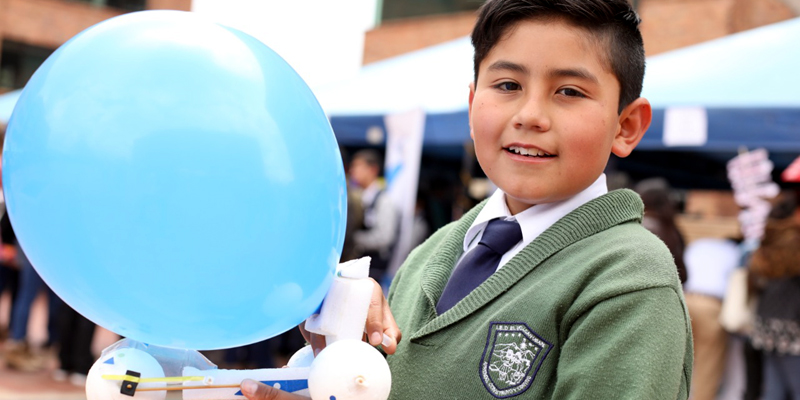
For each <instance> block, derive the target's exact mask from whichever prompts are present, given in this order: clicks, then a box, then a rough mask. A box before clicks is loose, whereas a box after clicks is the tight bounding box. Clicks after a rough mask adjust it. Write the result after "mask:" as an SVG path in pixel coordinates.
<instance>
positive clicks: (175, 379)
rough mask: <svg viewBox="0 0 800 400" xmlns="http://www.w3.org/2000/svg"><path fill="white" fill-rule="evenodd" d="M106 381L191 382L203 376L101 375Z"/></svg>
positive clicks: (200, 379) (201, 378)
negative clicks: (140, 376)
mask: <svg viewBox="0 0 800 400" xmlns="http://www.w3.org/2000/svg"><path fill="white" fill-rule="evenodd" d="M101 378H103V379H105V380H107V381H129V382H135V383H154V382H166V383H170V382H191V381H202V380H203V379H205V377H204V376H168V377H166V378H139V377H136V376H132V375H101Z"/></svg>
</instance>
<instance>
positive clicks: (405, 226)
mask: <svg viewBox="0 0 800 400" xmlns="http://www.w3.org/2000/svg"><path fill="white" fill-rule="evenodd" d="M384 123H385V124H386V165H385V168H384V170H385V176H386V190H387V193H388V194H389V196H391V199H392V201H393V202H394V204H395V206H396V207H397V209H398V211H399V213H400V232H399V236H398V240H397V244H396V245H395V249H394V253H393V254H392V260H391V261H390V263H389V271H388V274H389V276H394V274H395V272H397V269H398V268H400V264H402V263H403V261H404V260H405V258H406V256H407V255H408V253H409V252H411V233H412V229H413V224H414V209H415V206H416V202H417V187H418V186H419V164H420V160H421V158H422V137H423V134H424V131H425V111H423V110H422V109H415V110H411V111H407V112H403V113H397V114H392V115H387V116H386V117H384Z"/></svg>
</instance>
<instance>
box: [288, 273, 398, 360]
mask: <svg viewBox="0 0 800 400" xmlns="http://www.w3.org/2000/svg"><path fill="white" fill-rule="evenodd" d="M371 280H372V283H373V284H374V288H373V290H372V299H370V302H369V310H368V311H367V323H366V335H367V341H368V342H369V344H371V345H373V346H377V345H381V347H382V348H383V351H384V352H386V354H394V352H395V351H396V350H397V343H400V338H401V336H402V334H401V333H400V328H399V327H398V326H397V322H395V320H394V316H393V315H392V311H391V310H390V309H389V303H388V302H387V301H386V297H384V295H383V289H381V285H379V284H378V282H375V280H374V279H371ZM300 332H301V333H302V334H303V337H304V338H305V339H306V341H307V342H308V343H309V344H311V348H313V349H314V356H316V355H317V354H319V352H320V351H322V349H324V348H325V336H322V335H317V334H315V333H311V332H308V331H306V330H305V322H304V323H302V324H300Z"/></svg>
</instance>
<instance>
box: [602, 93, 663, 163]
mask: <svg viewBox="0 0 800 400" xmlns="http://www.w3.org/2000/svg"><path fill="white" fill-rule="evenodd" d="M652 119H653V110H652V108H651V107H650V102H649V101H647V99H645V98H644V97H639V98H638V99H636V100H634V101H633V102H631V104H628V106H627V107H625V108H624V109H623V110H622V113H620V115H619V132H617V135H616V136H615V137H614V143H613V144H612V145H611V152H612V153H614V154H616V155H617V156H618V157H627V156H628V155H629V154H631V152H632V151H633V149H634V148H636V145H638V144H639V141H641V140H642V137H643V136H644V133H645V132H646V131H647V128H649V127H650V122H651V121H652Z"/></svg>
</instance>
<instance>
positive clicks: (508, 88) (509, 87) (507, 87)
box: [495, 82, 519, 92]
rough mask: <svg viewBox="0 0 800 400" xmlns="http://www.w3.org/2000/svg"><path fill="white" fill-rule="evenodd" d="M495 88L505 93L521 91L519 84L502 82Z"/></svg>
mask: <svg viewBox="0 0 800 400" xmlns="http://www.w3.org/2000/svg"><path fill="white" fill-rule="evenodd" d="M495 87H496V88H498V89H500V90H502V91H505V92H512V91H514V90H519V84H518V83H514V82H501V83H499V84H497V85H495Z"/></svg>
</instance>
